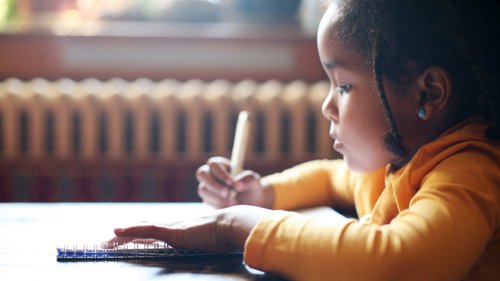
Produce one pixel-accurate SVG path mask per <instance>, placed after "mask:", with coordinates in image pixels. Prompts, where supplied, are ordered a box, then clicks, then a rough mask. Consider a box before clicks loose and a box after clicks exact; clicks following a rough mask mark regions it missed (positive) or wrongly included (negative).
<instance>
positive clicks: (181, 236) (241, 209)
mask: <svg viewBox="0 0 500 281" xmlns="http://www.w3.org/2000/svg"><path fill="white" fill-rule="evenodd" d="M269 212H271V211H270V210H268V209H264V208H259V207H254V206H235V207H230V208H227V209H221V210H218V211H215V212H214V213H213V214H211V215H208V216H204V217H200V218H197V219H191V220H187V221H183V222H178V223H172V224H169V225H164V226H158V225H137V226H131V227H126V228H116V229H115V230H114V232H115V235H116V236H115V237H113V238H112V239H110V240H109V241H107V242H105V243H103V244H102V245H103V247H104V248H113V247H116V246H117V245H122V244H126V243H129V242H135V241H148V240H151V239H155V240H160V241H164V242H166V243H167V244H169V245H170V246H172V247H174V248H179V249H190V250H201V251H207V252H214V253H217V252H228V251H233V250H242V249H243V248H244V246H245V241H246V239H247V238H248V235H250V232H251V231H252V229H253V228H254V227H255V225H256V224H257V223H258V222H259V221H260V220H261V219H262V218H263V217H264V216H265V215H266V214H268V213H269Z"/></svg>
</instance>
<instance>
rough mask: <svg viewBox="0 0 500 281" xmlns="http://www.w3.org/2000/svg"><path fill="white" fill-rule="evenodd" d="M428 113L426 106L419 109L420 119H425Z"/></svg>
mask: <svg viewBox="0 0 500 281" xmlns="http://www.w3.org/2000/svg"><path fill="white" fill-rule="evenodd" d="M426 114H427V112H426V111H425V108H423V107H421V108H420V109H419V110H418V117H420V119H424V117H425V115H426Z"/></svg>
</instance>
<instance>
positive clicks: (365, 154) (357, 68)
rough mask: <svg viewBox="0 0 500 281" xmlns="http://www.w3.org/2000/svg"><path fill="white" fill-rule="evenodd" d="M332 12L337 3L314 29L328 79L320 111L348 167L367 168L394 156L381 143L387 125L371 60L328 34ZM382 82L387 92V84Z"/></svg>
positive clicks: (334, 145)
mask: <svg viewBox="0 0 500 281" xmlns="http://www.w3.org/2000/svg"><path fill="white" fill-rule="evenodd" d="M336 15H337V7H336V6H335V5H334V4H333V5H331V6H330V7H329V9H328V10H327V11H326V13H325V15H324V16H323V19H322V21H321V23H320V26H319V30H318V50H319V56H320V59H321V62H322V64H323V67H324V69H325V71H326V73H327V75H328V78H329V80H330V90H329V93H328V96H327V97H326V99H325V101H324V102H323V106H322V112H323V115H324V116H325V118H326V119H328V121H330V136H331V137H332V138H333V139H334V140H335V141H334V144H333V148H334V149H335V150H337V151H338V152H339V153H341V154H342V155H343V156H344V160H345V161H346V163H347V165H348V166H349V168H350V169H351V170H353V171H357V172H370V171H373V170H376V169H378V168H380V167H382V166H384V165H386V164H387V163H390V162H391V161H393V160H394V159H393V156H392V155H391V154H390V153H389V152H387V151H386V150H385V149H384V147H383V134H384V133H385V132H387V131H388V125H387V122H386V120H385V117H384V113H383V110H382V104H381V101H380V97H379V95H378V92H377V90H376V87H375V82H374V75H373V68H372V66H371V63H369V62H365V61H363V60H362V59H361V57H360V56H358V55H357V54H356V53H355V52H353V51H351V50H349V49H348V48H346V47H345V46H343V45H342V44H340V42H339V41H337V40H336V39H335V38H334V37H333V35H332V33H333V32H332V29H331V26H332V25H331V23H332V20H334V19H335V17H336ZM385 85H386V90H387V92H389V91H390V89H387V88H388V87H390V86H389V85H388V83H385Z"/></svg>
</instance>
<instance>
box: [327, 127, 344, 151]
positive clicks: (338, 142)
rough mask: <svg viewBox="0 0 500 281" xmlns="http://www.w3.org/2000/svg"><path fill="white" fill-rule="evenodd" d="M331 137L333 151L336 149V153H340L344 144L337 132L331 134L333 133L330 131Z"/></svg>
mask: <svg viewBox="0 0 500 281" xmlns="http://www.w3.org/2000/svg"><path fill="white" fill-rule="evenodd" d="M329 135H330V137H331V138H332V139H333V149H335V150H336V151H339V150H340V149H342V147H343V144H342V141H341V140H340V139H339V137H338V135H337V134H336V133H335V132H331V131H330V133H329ZM339 152H340V151H339Z"/></svg>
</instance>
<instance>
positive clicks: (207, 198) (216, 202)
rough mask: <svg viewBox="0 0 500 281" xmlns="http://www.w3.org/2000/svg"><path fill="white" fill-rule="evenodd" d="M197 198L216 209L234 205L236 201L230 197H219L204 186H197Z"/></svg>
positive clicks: (201, 184) (219, 195)
mask: <svg viewBox="0 0 500 281" xmlns="http://www.w3.org/2000/svg"><path fill="white" fill-rule="evenodd" d="M198 196H199V197H200V198H201V199H202V200H203V202H205V203H207V204H208V205H210V206H213V207H215V208H217V209H221V208H225V207H228V206H233V205H235V204H236V203H237V202H236V199H235V198H234V197H231V196H221V194H219V193H213V192H212V191H211V190H210V189H209V188H208V187H207V186H206V185H205V184H203V183H200V184H199V185H198Z"/></svg>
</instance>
